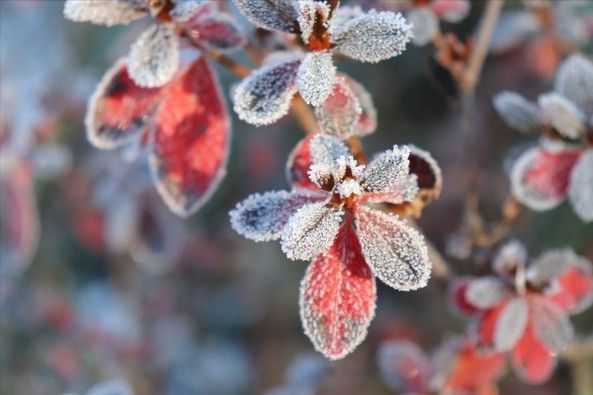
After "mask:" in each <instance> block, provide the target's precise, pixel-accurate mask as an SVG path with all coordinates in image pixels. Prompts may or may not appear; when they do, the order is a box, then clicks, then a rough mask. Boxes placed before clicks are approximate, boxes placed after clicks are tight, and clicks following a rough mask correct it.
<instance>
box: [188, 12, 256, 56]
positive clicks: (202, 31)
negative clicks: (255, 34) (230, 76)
mask: <svg viewBox="0 0 593 395" xmlns="http://www.w3.org/2000/svg"><path fill="white" fill-rule="evenodd" d="M185 25H186V27H187V28H188V29H189V31H190V34H191V35H192V36H193V37H194V38H195V39H196V40H199V41H200V42H202V43H203V44H204V45H206V46H207V47H209V48H211V49H214V50H218V51H230V50H234V49H237V48H240V47H241V46H243V45H244V44H245V36H244V35H243V33H242V32H241V30H240V29H239V26H238V25H237V23H236V22H235V20H234V19H233V18H232V17H231V16H229V15H228V14H221V13H219V14H211V15H206V16H203V17H202V16H200V17H198V18H195V17H194V18H192V19H191V20H190V21H189V22H187V23H185Z"/></svg>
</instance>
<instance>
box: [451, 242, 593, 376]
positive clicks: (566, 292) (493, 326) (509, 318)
mask: <svg viewBox="0 0 593 395" xmlns="http://www.w3.org/2000/svg"><path fill="white" fill-rule="evenodd" d="M492 270H493V271H494V275H492V276H484V277H477V278H469V279H463V280H460V281H459V282H458V283H457V284H456V285H455V286H454V289H453V292H452V295H453V296H454V297H453V301H454V304H455V305H456V307H457V308H458V309H459V310H460V311H462V312H464V313H466V314H469V315H473V316H476V317H477V320H478V321H477V323H476V325H475V333H474V334H473V335H474V336H475V339H476V341H477V344H478V345H479V346H480V348H485V349H487V350H494V351H497V352H509V353H510V355H511V361H512V365H513V367H514V370H515V372H516V373H517V375H518V376H519V377H520V378H522V379H523V380H524V381H526V382H529V383H541V382H544V381H546V380H548V379H549V378H550V376H551V375H552V372H553V371H554V368H555V365H556V360H557V355H558V353H559V352H560V351H562V350H563V348H564V347H565V346H566V344H567V343H568V342H569V341H570V340H572V338H573V336H574V334H573V327H572V324H571V322H570V320H569V318H568V317H569V315H572V314H577V313H579V312H582V311H584V310H585V309H587V308H589V307H590V306H591V304H592V303H593V274H592V266H591V262H589V261H588V260H587V259H586V258H584V257H581V256H578V255H576V254H575V253H574V252H573V251H572V250H570V249H562V250H551V251H547V252H545V253H543V254H542V255H540V256H539V257H537V258H535V259H534V260H533V261H532V262H531V263H530V264H529V265H527V252H526V251H525V248H524V247H523V245H522V244H520V243H519V242H517V241H512V242H509V243H507V244H505V245H504V246H503V247H501V248H500V250H499V251H498V254H497V255H496V257H495V258H494V259H493V261H492Z"/></svg>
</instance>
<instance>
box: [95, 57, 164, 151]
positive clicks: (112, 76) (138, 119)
mask: <svg viewBox="0 0 593 395" xmlns="http://www.w3.org/2000/svg"><path fill="white" fill-rule="evenodd" d="M160 98H161V90H160V89H149V88H141V87H139V86H138V85H137V84H136V83H135V82H134V81H133V80H132V79H131V78H130V75H129V74H128V69H127V65H126V62H125V61H124V60H120V61H118V62H117V63H116V64H115V65H114V66H113V67H112V68H111V69H109V70H108V71H107V73H105V76H104V77H103V79H102V80H101V82H100V83H99V85H98V86H97V88H96V90H95V93H93V95H92V96H91V99H90V100H89V106H88V109H87V114H86V118H85V125H86V132H87V137H88V139H89V141H90V142H91V143H92V144H93V145H94V146H96V147H97V148H116V147H119V146H121V145H123V144H127V143H129V142H130V141H131V140H132V139H135V138H138V134H139V133H140V131H142V130H143V129H144V127H145V125H146V122H147V121H148V120H149V119H150V116H151V115H152V114H153V112H154V110H155V109H156V107H157V105H158V102H159V100H160Z"/></svg>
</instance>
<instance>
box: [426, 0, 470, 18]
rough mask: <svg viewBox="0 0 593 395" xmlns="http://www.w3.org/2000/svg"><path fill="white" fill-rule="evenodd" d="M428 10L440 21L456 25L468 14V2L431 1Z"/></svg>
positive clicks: (452, 0) (455, 0) (450, 0)
mask: <svg viewBox="0 0 593 395" xmlns="http://www.w3.org/2000/svg"><path fill="white" fill-rule="evenodd" d="M430 8H432V10H433V11H434V13H435V14H437V15H438V17H439V18H441V19H442V20H444V21H446V22H449V23H457V22H460V21H461V20H462V19H464V18H465V17H466V16H467V14H468V13H469V9H470V2H469V0H433V1H432V2H431V3H430Z"/></svg>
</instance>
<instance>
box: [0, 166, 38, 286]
mask: <svg viewBox="0 0 593 395" xmlns="http://www.w3.org/2000/svg"><path fill="white" fill-rule="evenodd" d="M4 155H6V154H4ZM0 201H1V202H2V204H0V214H1V215H0V220H1V222H0V231H1V234H0V235H1V237H0V273H1V275H2V277H7V278H9V277H14V276H17V275H19V274H20V273H21V272H22V271H23V270H24V268H25V267H26V266H27V265H28V264H29V262H30V261H31V259H32V258H33V255H34V253H35V251H36V250H37V241H38V237H39V218H38V214H37V207H36V205H35V199H34V195H33V174H32V171H31V168H30V167H29V166H28V165H27V164H25V163H24V162H21V161H19V160H15V161H14V163H11V164H9V165H8V166H7V167H6V168H3V169H2V173H1V174H0Z"/></svg>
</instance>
